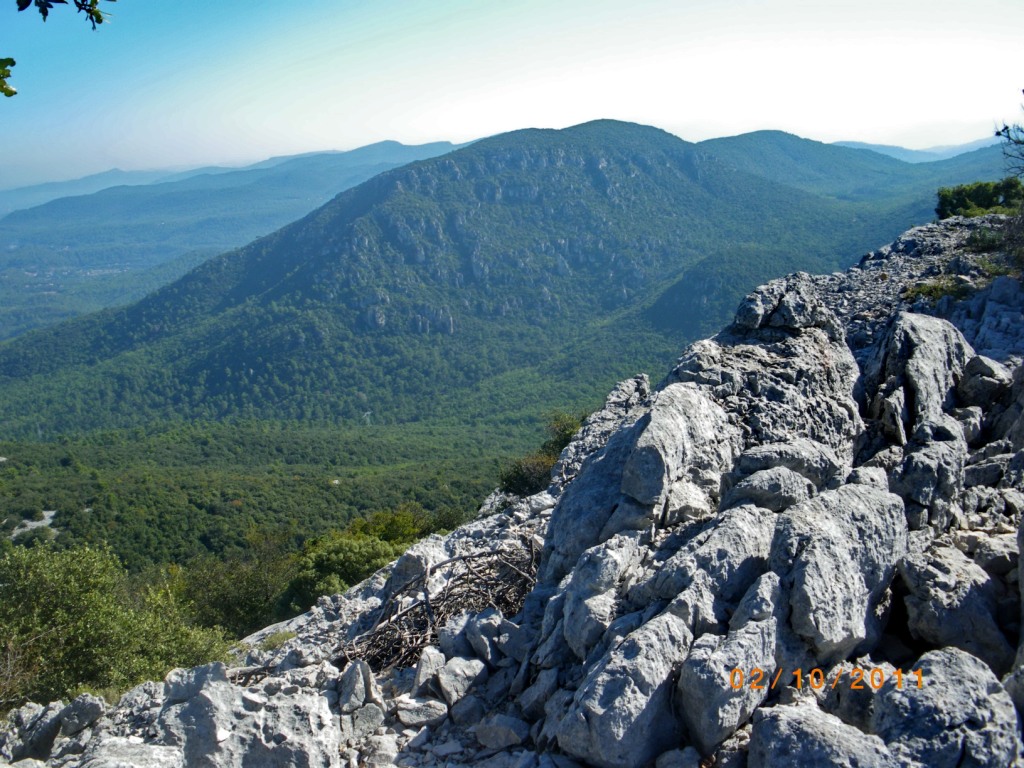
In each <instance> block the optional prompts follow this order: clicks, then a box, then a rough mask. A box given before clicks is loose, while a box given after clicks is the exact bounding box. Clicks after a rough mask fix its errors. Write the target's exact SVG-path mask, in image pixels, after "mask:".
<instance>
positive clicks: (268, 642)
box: [260, 629, 298, 651]
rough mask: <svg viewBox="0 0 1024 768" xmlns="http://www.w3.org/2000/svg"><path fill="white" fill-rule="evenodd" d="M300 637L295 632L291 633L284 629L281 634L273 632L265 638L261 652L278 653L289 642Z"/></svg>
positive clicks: (261, 644)
mask: <svg viewBox="0 0 1024 768" xmlns="http://www.w3.org/2000/svg"><path fill="white" fill-rule="evenodd" d="M296 637H298V635H296V634H295V633H294V632H290V631H288V630H287V629H283V630H281V631H279V632H272V633H270V634H269V635H267V636H266V637H265V638H263V642H262V643H260V650H261V651H276V650H277V649H278V648H280V647H281V646H282V645H284V644H285V643H287V642H288V641H289V640H292V639H294V638H296Z"/></svg>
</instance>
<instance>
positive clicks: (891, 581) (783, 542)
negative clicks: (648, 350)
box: [0, 220, 1024, 768]
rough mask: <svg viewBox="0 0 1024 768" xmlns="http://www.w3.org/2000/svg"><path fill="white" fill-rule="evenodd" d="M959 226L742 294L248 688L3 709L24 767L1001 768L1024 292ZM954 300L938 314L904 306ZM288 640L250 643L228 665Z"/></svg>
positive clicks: (1016, 515) (966, 225)
mask: <svg viewBox="0 0 1024 768" xmlns="http://www.w3.org/2000/svg"><path fill="white" fill-rule="evenodd" d="M984 224H985V222H983V221H982V222H979V221H977V220H974V221H963V220H951V221H947V222H943V223H941V224H937V225H929V226H926V227H921V228H918V229H915V230H912V231H911V232H908V233H907V234H906V235H904V236H903V237H901V238H900V239H899V240H897V241H896V242H895V243H893V244H892V245H891V246H889V247H887V248H884V249H882V250H881V251H879V252H877V253H872V254H869V255H868V256H866V257H865V258H864V259H863V260H862V261H861V263H860V264H859V265H858V266H857V267H854V268H852V269H850V270H848V271H847V272H845V273H842V274H838V273H837V274H833V275H826V276H817V277H813V276H809V275H806V274H796V275H792V276H790V277H787V278H785V279H782V280H777V281H774V282H772V283H769V284H768V285H766V286H762V287H761V288H759V289H758V290H757V291H755V292H754V293H752V294H751V295H750V296H748V297H747V298H746V299H745V300H744V301H743V302H742V304H741V305H740V307H739V309H738V311H737V313H736V317H735V321H734V323H733V324H732V325H731V326H729V327H728V328H727V329H726V330H724V331H723V332H722V333H720V334H719V335H718V336H716V337H714V338H712V339H708V340H705V341H701V342H698V343H696V344H694V345H692V346H691V347H689V348H688V349H687V350H686V351H685V352H684V354H683V356H682V357H681V358H680V359H679V362H678V364H677V365H676V367H675V368H674V369H673V370H672V371H671V372H670V373H669V375H668V376H667V377H666V378H665V379H664V380H663V381H662V382H661V383H660V384H659V385H658V386H657V387H654V388H653V389H652V388H651V387H650V386H649V385H648V382H647V380H646V378H644V377H638V378H636V379H633V380H630V381H627V382H624V383H623V384H621V385H620V386H619V387H618V388H617V389H616V390H615V391H614V392H613V393H612V394H611V395H610V396H609V398H608V400H607V402H606V404H605V407H604V408H603V409H602V410H601V411H599V412H598V413H596V414H594V415H593V416H591V417H590V419H588V421H587V423H586V425H585V426H584V428H583V430H582V431H581V433H580V434H579V435H578V436H577V437H576V439H575V441H574V442H573V443H572V444H571V445H570V446H569V447H568V448H567V449H566V452H565V453H564V454H563V456H562V460H561V462H560V463H559V465H558V466H557V467H556V469H555V473H554V475H553V482H552V485H551V487H550V488H549V489H548V490H547V491H546V492H544V493H541V494H538V495H536V496H533V497H530V498H527V499H501V498H497V497H495V498H492V499H491V500H490V501H489V503H488V505H485V508H484V509H483V510H482V514H481V517H480V518H479V519H478V520H477V521H476V522H474V523H472V524H470V525H468V526H465V527H463V528H461V529H459V530H458V531H456V532H454V533H453V534H451V535H450V536H448V537H445V538H437V537H435V538H431V539H428V540H426V541H424V542H421V543H420V544H418V545H416V546H415V547H413V548H412V549H411V550H410V551H409V552H408V553H407V554H406V555H404V556H403V557H402V558H401V559H399V560H398V561H397V563H395V564H394V565H393V566H391V567H390V568H388V569H385V570H384V571H382V572H380V573H378V574H377V575H376V576H374V577H373V578H371V579H370V580H368V581H367V582H365V583H363V584H362V585H360V586H359V587H357V588H355V589H353V590H351V591H350V592H348V593H347V594H345V595H338V596H333V597H325V598H322V599H321V600H320V602H319V603H318V604H317V606H316V607H315V608H314V609H313V610H311V611H310V612H309V613H307V614H305V615H304V616H301V617H298V618H296V619H294V620H292V621H290V622H288V623H287V625H286V626H285V627H283V628H284V629H288V630H290V631H292V632H294V633H295V634H296V636H295V637H294V638H293V639H292V640H290V641H288V642H287V643H286V644H285V645H284V646H283V647H281V648H279V649H277V650H274V651H260V650H253V651H251V652H250V653H249V657H248V658H247V659H246V660H245V665H244V666H242V667H239V668H236V669H227V668H225V667H224V666H223V665H219V664H215V665H210V666H208V667H202V668H198V669H194V670H178V671H175V672H173V673H171V675H169V676H168V678H167V679H166V680H165V681H164V682H163V683H146V684H145V685H142V686H140V687H138V688H136V689H135V690H133V691H131V692H130V693H128V694H127V695H126V696H125V697H124V698H123V699H122V700H121V702H120V703H119V704H118V705H117V706H115V707H106V706H105V705H104V704H103V703H102V702H101V701H99V700H97V699H94V698H91V697H88V696H85V697H80V698H79V699H76V700H75V701H74V702H72V703H71V704H68V705H66V706H65V705H64V704H62V703H56V704H51V705H49V706H48V707H45V708H44V707H41V706H38V705H28V706H26V707H24V708H22V709H21V710H19V711H18V712H16V713H15V714H14V716H13V717H12V719H11V722H10V723H9V724H8V725H7V727H6V730H5V731H4V732H3V734H2V735H0V745H2V746H0V754H2V755H3V756H4V757H6V758H7V759H9V760H12V761H17V760H23V764H25V765H31V764H32V763H31V762H24V759H26V758H34V759H38V760H45V761H47V763H46V764H47V765H66V766H83V767H84V766H89V768H101V767H104V768H105V767H112V766H121V765H133V766H161V767H163V766H250V765H251V766H278V765H280V766H286V765H287V766H314V765H315V766H343V765H351V766H356V765H402V766H433V765H459V764H472V765H483V766H489V767H490V768H505V767H506V766H507V767H508V768H513V767H515V768H540V766H545V767H548V766H557V767H558V768H568V767H569V766H573V765H595V766H601V767H602V768H627V767H630V766H644V765H652V764H653V765H656V766H657V768H676V767H681V766H691V767H694V768H695V767H696V766H712V765H713V766H734V767H740V766H748V767H749V768H761V767H762V766H775V767H777V766H853V765H857V766H862V767H863V766H928V767H929V768H941V767H944V766H950V768H952V767H953V766H999V767H1000V768H1004V767H1005V766H1008V765H1022V764H1024V761H1022V757H1021V751H1022V743H1021V726H1020V719H1019V715H1018V708H1021V707H1024V654H1022V653H1019V652H1018V646H1019V644H1020V619H1021V597H1020V589H1019V583H1018V574H1019V569H1020V563H1019V559H1020V554H1019V553H1020V542H1019V539H1020V537H1021V536H1022V535H1024V534H1022V533H1021V530H1022V529H1021V525H1020V524H1021V512H1022V511H1024V367H1022V366H1021V365H1020V362H1021V356H1022V355H1024V313H1022V310H1024V292H1022V290H1021V287H1020V284H1019V283H1018V282H1017V281H1015V280H1011V279H1010V278H998V279H996V280H995V281H993V282H991V283H990V284H983V281H981V280H980V278H979V276H980V275H981V271H980V270H979V269H978V267H977V264H976V257H975V256H973V255H971V254H970V253H968V252H967V250H966V248H965V243H966V241H967V238H968V237H969V236H970V232H971V230H972V229H973V228H977V227H979V226H983V225H984ZM940 275H945V276H946V277H944V278H943V279H944V280H945V282H946V283H947V284H949V285H962V286H963V287H964V288H965V291H964V293H965V296H966V298H961V299H957V298H954V297H952V296H950V297H948V298H944V299H942V300H940V301H939V302H938V303H937V304H936V305H935V306H934V307H933V306H931V305H928V304H924V303H920V302H919V303H911V298H910V297H911V296H913V295H914V292H911V293H909V294H908V293H907V292H906V289H907V288H908V287H909V286H913V285H915V284H916V283H919V282H921V281H928V280H932V279H935V278H936V277H938V276H940ZM281 629H282V627H281V626H278V627H271V628H268V629H267V630H264V631H263V632H262V633H258V634H257V635H254V636H253V637H252V638H250V642H251V643H252V645H253V647H259V644H260V643H261V641H262V640H264V639H265V638H266V637H268V636H269V635H270V634H271V633H272V632H275V631H278V630H281Z"/></svg>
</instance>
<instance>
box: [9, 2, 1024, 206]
mask: <svg viewBox="0 0 1024 768" xmlns="http://www.w3.org/2000/svg"><path fill="white" fill-rule="evenodd" d="M104 5H105V7H106V9H107V10H109V11H110V12H111V13H112V23H110V24H105V25H103V26H102V27H101V28H100V29H99V30H98V31H96V32H92V31H90V29H89V26H88V24H87V23H86V22H85V20H84V18H82V17H80V16H78V15H77V14H75V13H74V10H73V8H67V7H60V6H56V7H55V9H54V11H53V12H52V14H51V16H50V20H49V21H47V22H46V23H45V24H43V23H42V21H41V19H40V18H39V15H38V13H36V12H35V10H34V9H30V10H28V11H25V12H24V13H20V14H19V13H18V12H17V10H16V3H15V0H0V57H2V56H11V57H13V58H15V59H17V61H18V64H17V66H16V67H15V69H14V76H13V78H12V79H11V83H12V84H13V85H15V86H16V87H17V88H18V89H19V94H18V95H17V96H15V97H14V98H10V99H0V146H2V147H3V154H2V156H0V188H8V187H13V186H20V185H22V184H29V183H36V182H39V181H44V180H55V179H66V178H73V177H77V176H82V175H84V174H87V173H92V172H96V171H101V170H105V169H108V168H112V167H120V168H125V169H134V168H164V167H183V166H195V165H201V164H209V163H217V164H237V163H242V162H249V161H255V160H259V159H263V158H265V157H268V156H271V155H281V154H293V153H298V152H305V151H311V150H321V149H352V148H354V147H357V146H361V145H364V144H368V143H371V142H374V141H379V140H382V139H397V140H399V141H403V142H405V143H422V142H426V141H435V140H450V141H466V140H469V139H473V138H479V137H482V136H486V135H491V134H494V133H500V132H503V131H507V130H513V129H516V128H525V127H534V126H536V127H554V128H561V127H565V126H568V125H573V124H576V123H580V122H584V121H586V120H590V119H594V118H599V117H611V118H618V119H622V120H630V121H635V122H640V123H647V124H651V125H656V126H658V127H660V128H664V129H666V130H668V131H671V132H672V133H675V134H677V135H679V136H681V137H682V138H684V139H688V140H691V141H698V140H701V139H705V138H711V137H714V136H727V135H734V134H737V133H743V132H746V131H751V130H757V129H761V128H777V129H782V130H786V131H790V132H792V133H796V134H798V135H801V136H805V137H808V138H813V139H818V140H821V141H837V140H841V139H850V140H860V141H870V142H877V143H889V144H900V145H903V146H908V147H912V148H925V147H930V146H935V145H942V144H959V143H965V142H968V141H972V140H975V139H979V138H982V137H984V136H986V135H988V134H989V133H990V132H991V131H992V129H993V127H994V126H995V125H996V124H997V123H999V122H1000V121H1003V120H1013V121H1019V120H1020V119H1021V110H1020V102H1021V88H1022V87H1024V69H1022V67H1021V63H1022V61H1021V58H1020V54H1021V50H1022V47H1021V46H1022V43H1021V40H1022V39H1024V2H1022V0H970V2H967V0H629V1H628V2H626V1H622V2H611V1H606V0H359V1H352V2H350V1H348V0H302V2H291V1H288V2H285V1H280V0H279V1H278V2H270V0H266V1H263V2H247V1H246V0H118V2H116V3H104Z"/></svg>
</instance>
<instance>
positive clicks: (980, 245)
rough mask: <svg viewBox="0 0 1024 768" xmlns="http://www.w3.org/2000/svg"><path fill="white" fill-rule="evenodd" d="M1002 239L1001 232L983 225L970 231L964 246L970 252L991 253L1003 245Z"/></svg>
mask: <svg viewBox="0 0 1024 768" xmlns="http://www.w3.org/2000/svg"><path fill="white" fill-rule="evenodd" d="M1004 239H1005V238H1004V236H1003V233H1002V232H1000V231H998V230H995V229H990V228H988V227H984V228H982V229H976V230H974V231H973V232H971V234H969V235H968V236H967V241H966V243H965V246H966V247H967V250H968V251H970V252H971V253H992V252H993V251H998V250H999V249H1000V248H1002V247H1003V244H1004Z"/></svg>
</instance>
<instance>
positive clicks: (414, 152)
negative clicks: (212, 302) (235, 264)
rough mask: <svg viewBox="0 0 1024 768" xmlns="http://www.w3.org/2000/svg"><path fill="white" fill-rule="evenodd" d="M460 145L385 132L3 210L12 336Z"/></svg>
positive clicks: (2, 271)
mask: <svg viewBox="0 0 1024 768" xmlns="http://www.w3.org/2000/svg"><path fill="white" fill-rule="evenodd" d="M452 149H454V146H453V145H452V144H448V143H447V142H437V143H434V144H424V145H419V146H406V145H403V144H399V143H398V142H394V141H385V142H380V143H377V144H372V145H369V146H366V147H361V148H359V149H355V150H351V151H349V152H319V153H313V154H309V155H301V156H297V157H282V158H273V159H271V160H267V161H264V162H261V163H257V164H255V165H252V166H249V167H247V168H240V169H225V168H210V169H199V170H197V171H191V172H187V173H183V174H178V175H176V176H171V177H169V178H164V179H161V180H159V181H158V182H157V183H151V184H137V185H132V186H127V185H125V184H121V185H116V186H114V185H108V186H107V188H105V189H102V190H100V191H97V192H93V193H91V194H80V195H75V196H71V197H61V198H58V199H55V200H50V201H48V202H46V203H43V204H40V205H34V206H32V207H28V208H22V209H20V210H16V211H14V212H12V213H10V214H8V215H7V216H5V217H4V218H2V219H0V339H2V338H10V337H13V336H15V335H17V334H19V333H22V332H24V331H26V330H29V329H31V328H36V327H40V326H43V325H49V324H52V323H55V322H57V321H58V320H62V319H66V318H68V317H72V316H75V315H80V314H84V313H86V312H89V311H95V310H97V309H101V308H103V307H107V306H112V305H119V304H126V303H129V302H130V301H133V300H137V299H139V298H141V297H143V296H145V295H146V294H147V293H149V292H150V291H152V290H155V289H157V288H159V287H161V286H162V285H166V284H167V283H169V282H171V281H172V280H173V279H175V278H178V277H180V276H181V275H183V274H185V273H186V272H187V271H188V270H189V269H191V268H192V267H194V266H196V265H197V264H199V263H201V262H202V261H203V260H205V259H207V258H209V257H211V256H213V255H215V254H217V253H220V252H222V251H224V250H227V249H229V248H234V247H237V246H240V245H243V244H245V243H247V242H249V241H251V240H252V239H254V238H256V237H259V236H261V235H265V234H267V233H269V232H273V231H274V230H276V229H277V228H279V227H281V226H283V225H285V224H287V223H288V222H290V221H294V220H295V219H297V218H299V217H300V216H303V215H305V214H306V213H309V211H311V210H313V209H314V208H316V207H318V206H320V205H322V204H323V203H325V202H327V201H328V200H330V199H331V198H332V197H333V196H334V195H336V194H338V193H339V192H341V191H343V190H345V189H348V188H350V187H352V186H354V185H356V184H359V183H361V182H363V181H366V180H367V179H369V178H371V177H373V176H375V175H376V174H378V173H381V172H383V171H386V170H388V169H390V168H395V167H397V166H400V165H403V164H405V163H408V162H412V161H414V160H421V159H423V158H427V157H435V156H437V155H441V154H444V153H445V152H449V151H451V150H452Z"/></svg>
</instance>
